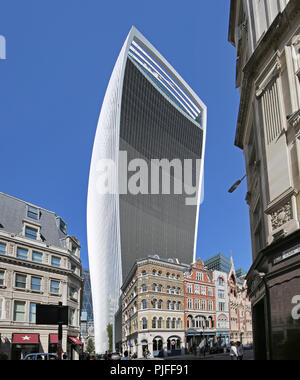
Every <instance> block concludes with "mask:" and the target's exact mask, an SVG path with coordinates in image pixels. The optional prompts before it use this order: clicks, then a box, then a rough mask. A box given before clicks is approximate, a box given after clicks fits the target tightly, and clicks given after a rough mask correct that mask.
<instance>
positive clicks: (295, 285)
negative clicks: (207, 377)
mask: <svg viewBox="0 0 300 380" xmlns="http://www.w3.org/2000/svg"><path fill="white" fill-rule="evenodd" d="M299 241H300V231H297V232H296V233H294V234H292V235H290V236H288V237H286V238H285V239H282V240H280V241H276V242H274V243H273V244H271V245H270V246H269V247H267V248H266V249H264V250H263V251H262V252H261V253H260V254H259V257H258V258H257V260H256V262H255V263H254V264H253V266H252V268H251V269H250V271H249V273H248V275H247V278H248V282H249V288H248V291H249V296H250V299H251V302H252V311H253V337H254V354H255V359H256V360H266V359H269V360H300V244H299Z"/></svg>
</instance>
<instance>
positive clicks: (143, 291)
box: [141, 284, 147, 293]
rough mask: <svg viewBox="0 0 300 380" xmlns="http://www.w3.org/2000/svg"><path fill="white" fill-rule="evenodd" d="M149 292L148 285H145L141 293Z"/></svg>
mask: <svg viewBox="0 0 300 380" xmlns="http://www.w3.org/2000/svg"><path fill="white" fill-rule="evenodd" d="M146 291H147V285H145V284H143V285H142V288H141V292H142V293H145V292H146Z"/></svg>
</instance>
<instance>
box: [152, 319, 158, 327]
mask: <svg viewBox="0 0 300 380" xmlns="http://www.w3.org/2000/svg"><path fill="white" fill-rule="evenodd" d="M152 328H153V329H156V328H157V318H156V317H154V318H152Z"/></svg>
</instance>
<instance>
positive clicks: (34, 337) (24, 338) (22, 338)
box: [12, 334, 39, 344]
mask: <svg viewBox="0 0 300 380" xmlns="http://www.w3.org/2000/svg"><path fill="white" fill-rule="evenodd" d="M12 343H14V344H16V343H17V344H39V334H13V339H12Z"/></svg>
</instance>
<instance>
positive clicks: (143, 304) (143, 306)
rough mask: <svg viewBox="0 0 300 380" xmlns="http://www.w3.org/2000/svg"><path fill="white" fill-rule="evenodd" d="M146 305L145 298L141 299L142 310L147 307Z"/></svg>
mask: <svg viewBox="0 0 300 380" xmlns="http://www.w3.org/2000/svg"><path fill="white" fill-rule="evenodd" d="M147 307H148V305H147V300H143V301H142V310H145V309H147Z"/></svg>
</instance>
